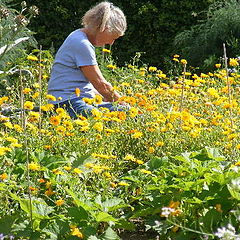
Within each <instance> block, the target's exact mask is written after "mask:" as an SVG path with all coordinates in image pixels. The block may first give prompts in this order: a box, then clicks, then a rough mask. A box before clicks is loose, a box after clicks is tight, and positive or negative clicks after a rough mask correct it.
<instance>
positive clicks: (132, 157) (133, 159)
mask: <svg viewBox="0 0 240 240" xmlns="http://www.w3.org/2000/svg"><path fill="white" fill-rule="evenodd" d="M124 159H125V160H127V161H129V160H130V161H133V162H135V160H136V159H135V157H134V156H133V155H131V154H127V155H126V156H125V157H124Z"/></svg>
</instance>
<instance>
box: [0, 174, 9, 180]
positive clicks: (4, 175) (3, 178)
mask: <svg viewBox="0 0 240 240" xmlns="http://www.w3.org/2000/svg"><path fill="white" fill-rule="evenodd" d="M7 178H8V175H7V174H6V173H3V174H1V175H0V179H2V180H6V179H7Z"/></svg>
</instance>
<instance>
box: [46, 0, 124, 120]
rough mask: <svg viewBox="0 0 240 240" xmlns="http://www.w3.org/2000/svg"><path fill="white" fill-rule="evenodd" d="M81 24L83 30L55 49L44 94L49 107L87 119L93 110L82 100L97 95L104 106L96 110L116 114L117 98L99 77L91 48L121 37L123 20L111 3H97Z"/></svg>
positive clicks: (110, 42) (107, 83)
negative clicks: (49, 97) (48, 101)
mask: <svg viewBox="0 0 240 240" xmlns="http://www.w3.org/2000/svg"><path fill="white" fill-rule="evenodd" d="M82 24H83V28H81V29H77V30H75V31H73V32H72V33H71V34H70V35H69V36H68V37H67V38H66V40H65V41H64V43H63V44H62V46H61V47H60V48H59V50H58V52H57V54H56V57H55V61H54V63H53V67H52V73H51V78H50V80H49V84H48V93H49V94H51V95H53V96H54V97H55V98H56V101H51V103H53V104H56V105H55V106H57V107H63V106H64V107H65V108H66V110H67V111H68V112H69V115H70V116H71V117H72V118H77V115H79V114H81V115H83V116H87V115H91V110H92V109H93V108H94V107H93V106H92V105H89V104H86V103H85V102H84V101H83V100H82V98H94V97H95V94H96V93H98V94H100V95H102V97H103V99H104V101H106V102H104V103H103V104H100V105H98V106H97V107H107V108H109V109H110V111H113V110H117V109H116V107H115V106H116V104H114V103H113V102H116V101H117V100H118V99H119V98H120V95H119V93H117V92H116V91H114V90H113V88H112V85H111V84H110V83H109V82H108V81H107V80H106V79H105V78H104V77H103V75H102V73H101V71H100V69H99V67H98V64H97V60H96V55H95V47H94V46H97V47H101V46H104V45H105V44H110V45H111V44H113V43H114V41H115V40H116V39H117V38H119V37H120V36H122V35H123V34H124V32H125V30H126V27H127V24H126V17H125V16H124V14H123V12H122V11H121V10H120V9H119V8H118V7H116V6H114V5H113V4H112V3H109V2H101V3H99V4H98V5H96V6H95V7H93V8H92V9H90V10H89V11H87V12H86V13H85V15H84V16H83V18H82ZM76 89H79V90H80V95H79V94H78V93H77V94H76ZM118 106H119V105H118Z"/></svg>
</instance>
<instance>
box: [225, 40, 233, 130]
mask: <svg viewBox="0 0 240 240" xmlns="http://www.w3.org/2000/svg"><path fill="white" fill-rule="evenodd" d="M223 52H224V62H225V70H226V78H227V88H228V103H229V113H230V121H231V128H233V117H232V92H231V84H230V80H229V71H228V58H227V50H226V46H225V43H223Z"/></svg>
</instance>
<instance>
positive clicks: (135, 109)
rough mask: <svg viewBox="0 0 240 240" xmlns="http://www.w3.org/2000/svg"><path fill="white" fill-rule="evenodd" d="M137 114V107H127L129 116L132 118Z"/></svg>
mask: <svg viewBox="0 0 240 240" xmlns="http://www.w3.org/2000/svg"><path fill="white" fill-rule="evenodd" d="M137 115H138V109H137V108H134V107H132V108H130V109H129V116H130V117H132V118H134V117H136V116H137Z"/></svg>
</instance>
